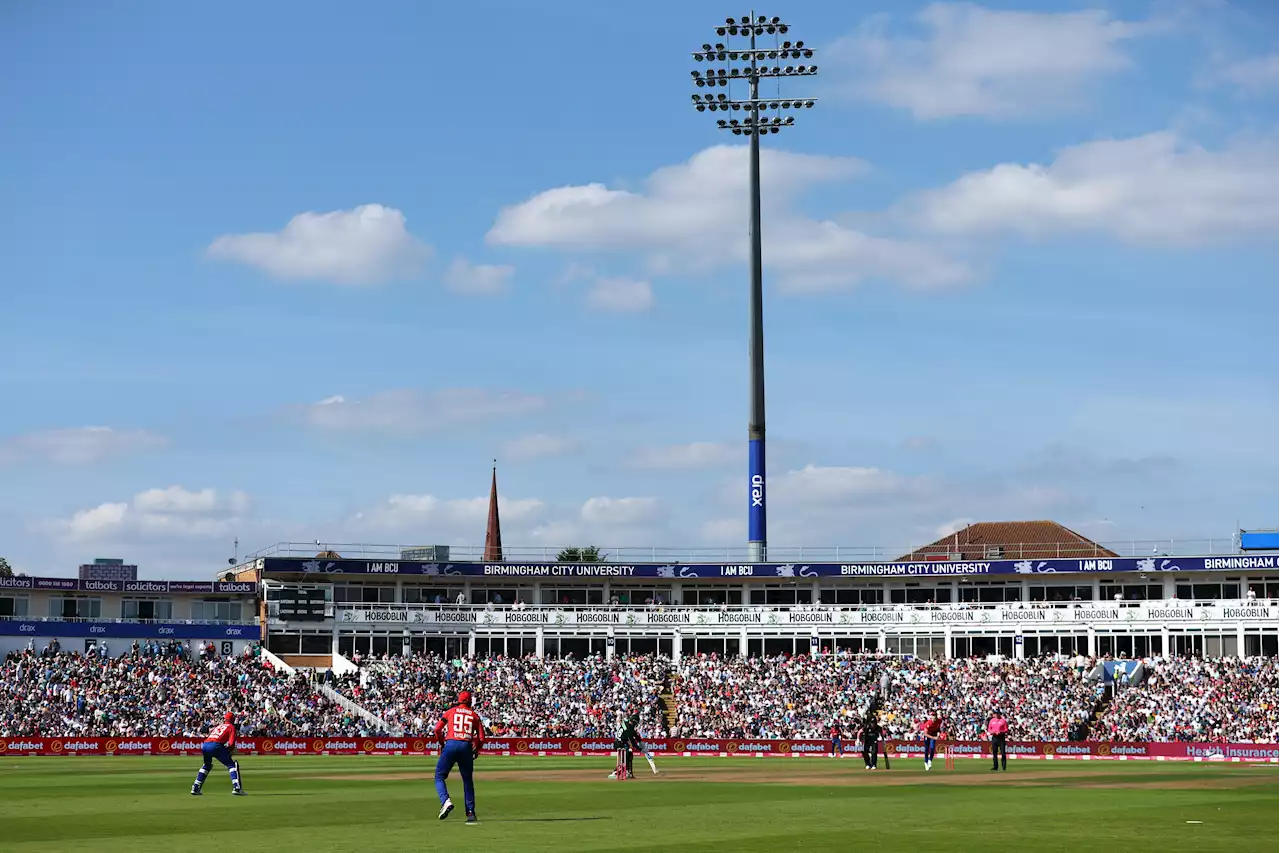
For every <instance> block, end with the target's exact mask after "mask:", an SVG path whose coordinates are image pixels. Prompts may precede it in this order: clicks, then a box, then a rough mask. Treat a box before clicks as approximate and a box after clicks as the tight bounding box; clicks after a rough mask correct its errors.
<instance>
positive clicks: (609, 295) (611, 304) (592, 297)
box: [587, 278, 653, 314]
mask: <svg viewBox="0 0 1280 853" xmlns="http://www.w3.org/2000/svg"><path fill="white" fill-rule="evenodd" d="M587 305H589V306H591V307H592V308H594V309H596V310H597V311H608V312H611V313H614V314H634V313H637V312H640V311H648V310H649V309H650V308H652V307H653V288H652V287H651V286H650V285H649V282H647V281H636V280H633V279H629V278H601V279H597V280H596V282H595V284H593V285H592V286H591V289H590V290H588V291H587Z"/></svg>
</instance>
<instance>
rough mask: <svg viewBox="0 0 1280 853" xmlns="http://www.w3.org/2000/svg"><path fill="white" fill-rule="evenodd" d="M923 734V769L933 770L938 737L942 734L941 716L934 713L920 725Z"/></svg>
mask: <svg viewBox="0 0 1280 853" xmlns="http://www.w3.org/2000/svg"><path fill="white" fill-rule="evenodd" d="M920 731H921V732H922V733H923V734H924V769H925V770H932V769H933V757H934V756H935V755H937V754H938V736H939V735H941V734H942V716H941V715H940V714H939V713H938V712H937V711H934V712H933V713H932V714H930V715H929V718H928V719H926V720H925V721H924V722H922V723H921V724H920Z"/></svg>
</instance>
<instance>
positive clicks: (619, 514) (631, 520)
mask: <svg viewBox="0 0 1280 853" xmlns="http://www.w3.org/2000/svg"><path fill="white" fill-rule="evenodd" d="M658 514H659V508H658V501H657V499H656V498H606V497H596V498H588V499H587V501H586V503H584V504H583V505H582V520H583V521H585V522H587V523H588V524H598V525H634V524H645V523H648V522H651V521H655V520H656V519H657V517H658Z"/></svg>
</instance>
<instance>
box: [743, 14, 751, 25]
mask: <svg viewBox="0 0 1280 853" xmlns="http://www.w3.org/2000/svg"><path fill="white" fill-rule="evenodd" d="M742 23H744V24H749V23H751V18H750V16H748V15H743V16H742Z"/></svg>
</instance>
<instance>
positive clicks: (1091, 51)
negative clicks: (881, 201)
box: [828, 3, 1152, 119]
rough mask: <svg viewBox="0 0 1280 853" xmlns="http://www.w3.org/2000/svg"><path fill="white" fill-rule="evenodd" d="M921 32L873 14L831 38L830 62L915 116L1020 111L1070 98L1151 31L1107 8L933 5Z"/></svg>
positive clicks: (857, 84) (870, 93)
mask: <svg viewBox="0 0 1280 853" xmlns="http://www.w3.org/2000/svg"><path fill="white" fill-rule="evenodd" d="M915 21H916V23H917V24H918V25H919V28H920V29H922V30H924V31H925V32H924V33H923V34H922V35H918V36H898V35H892V34H890V33H889V31H888V30H889V18H888V17H887V16H885V15H877V16H875V17H873V18H871V19H869V20H868V21H867V22H866V23H865V24H863V26H862V27H860V28H859V30H858V31H857V32H855V33H854V34H853V35H851V36H848V37H846V38H844V39H841V40H839V41H837V42H836V43H835V44H834V45H833V46H832V49H831V50H830V51H829V55H831V56H833V60H831V61H829V63H828V67H829V68H830V67H834V68H835V69H836V70H837V72H838V73H841V74H842V75H844V76H847V77H848V79H849V81H850V82H848V83H847V84H845V85H844V89H845V90H846V91H847V92H848V93H850V94H852V95H854V96H856V97H859V98H863V99H866V100H871V101H876V102H879V103H883V104H888V105H889V106H892V107H898V108H902V109H906V110H910V111H911V113H912V114H913V115H914V116H915V117H916V118H919V119H935V118H945V117H949V116H965V115H968V116H1017V115H1023V114H1027V113H1042V112H1045V111H1049V110H1057V109H1061V108H1062V107H1063V106H1064V105H1069V104H1070V103H1071V102H1072V101H1073V100H1075V99H1076V96H1077V94H1078V92H1079V90H1080V88H1081V85H1082V84H1083V83H1085V82H1086V81H1088V80H1090V79H1091V78H1096V77H1098V76H1099V75H1102V74H1106V73H1108V72H1114V71H1116V70H1118V69H1121V68H1124V67H1126V66H1127V65H1128V64H1129V61H1128V58H1127V57H1126V56H1125V54H1124V52H1123V50H1122V47H1123V45H1124V42H1125V41H1127V40H1129V39H1132V38H1134V37H1136V36H1139V35H1141V34H1143V33H1144V32H1147V31H1149V30H1150V29H1152V28H1151V27H1149V26H1146V25H1143V24H1135V23H1130V22H1126V21H1118V20H1115V19H1114V18H1112V17H1111V15H1110V14H1109V13H1108V12H1105V11H1102V10H1087V11H1079V12H1018V11H1002V10H993V9H985V8H983V7H981V6H977V5H973V4H969V3H955V4H945V3H935V4H933V5H930V6H927V7H925V8H924V9H923V10H921V11H920V12H919V13H918V14H917V15H916V16H915Z"/></svg>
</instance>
